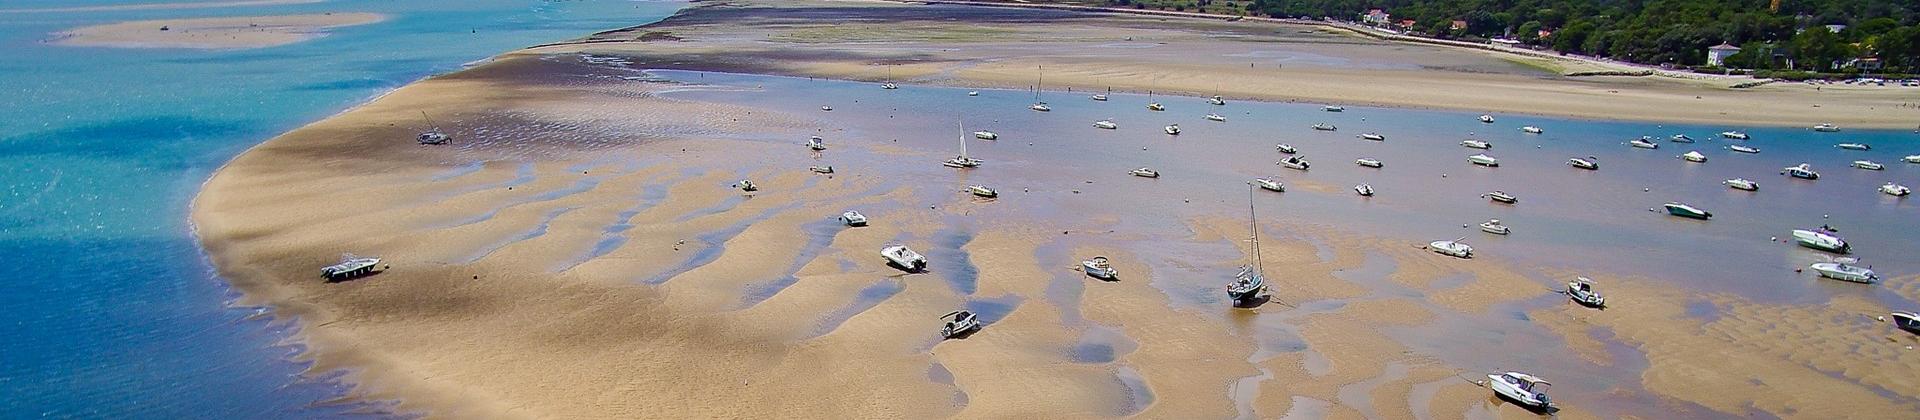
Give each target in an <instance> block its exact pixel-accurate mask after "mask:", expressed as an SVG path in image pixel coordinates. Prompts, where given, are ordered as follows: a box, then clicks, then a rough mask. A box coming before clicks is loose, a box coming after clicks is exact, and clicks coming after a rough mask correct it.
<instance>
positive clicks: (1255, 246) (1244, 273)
mask: <svg viewBox="0 0 1920 420" xmlns="http://www.w3.org/2000/svg"><path fill="white" fill-rule="evenodd" d="M1253 203H1254V202H1253V185H1252V184H1249V185H1247V221H1248V224H1249V226H1251V227H1252V228H1253V234H1252V236H1251V238H1252V239H1251V240H1250V241H1249V242H1250V243H1251V245H1250V246H1249V252H1248V253H1247V264H1246V265H1244V266H1241V267H1240V273H1239V274H1235V275H1234V276H1233V282H1231V283H1227V298H1229V299H1233V303H1234V304H1235V305H1239V304H1241V303H1244V302H1248V301H1252V300H1256V299H1259V298H1260V297H1261V296H1264V295H1266V293H1267V276H1266V275H1265V274H1264V273H1262V272H1261V271H1262V266H1261V260H1260V222H1259V215H1258V214H1257V213H1255V212H1254V210H1253Z"/></svg>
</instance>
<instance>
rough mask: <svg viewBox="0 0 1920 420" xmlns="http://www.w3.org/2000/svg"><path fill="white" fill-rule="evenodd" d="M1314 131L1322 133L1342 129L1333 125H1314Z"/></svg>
mask: <svg viewBox="0 0 1920 420" xmlns="http://www.w3.org/2000/svg"><path fill="white" fill-rule="evenodd" d="M1313 129H1315V130H1320V131H1335V130H1339V129H1340V127H1334V126H1333V124H1327V123H1319V124H1314V125H1313Z"/></svg>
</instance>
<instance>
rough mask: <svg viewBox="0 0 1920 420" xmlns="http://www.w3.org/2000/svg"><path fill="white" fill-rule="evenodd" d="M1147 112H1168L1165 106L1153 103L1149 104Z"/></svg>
mask: <svg viewBox="0 0 1920 420" xmlns="http://www.w3.org/2000/svg"><path fill="white" fill-rule="evenodd" d="M1147 110H1148V111H1165V110H1167V107H1166V106H1165V105H1161V104H1160V103H1159V102H1151V103H1148V104H1147Z"/></svg>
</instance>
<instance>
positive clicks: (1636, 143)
mask: <svg viewBox="0 0 1920 420" xmlns="http://www.w3.org/2000/svg"><path fill="white" fill-rule="evenodd" d="M1627 145H1629V146H1633V147H1638V148H1642V149H1658V148H1660V143H1654V142H1653V141H1651V140H1647V139H1644V138H1639V139H1633V140H1629V141H1627Z"/></svg>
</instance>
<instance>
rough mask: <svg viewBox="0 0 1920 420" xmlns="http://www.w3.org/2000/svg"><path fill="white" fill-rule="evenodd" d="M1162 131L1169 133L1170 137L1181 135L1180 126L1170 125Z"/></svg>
mask: <svg viewBox="0 0 1920 420" xmlns="http://www.w3.org/2000/svg"><path fill="white" fill-rule="evenodd" d="M1160 131H1165V132H1167V135H1169V136H1178V135H1180V124H1168V125H1167V126H1166V127H1162V128H1161V129H1160Z"/></svg>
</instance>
